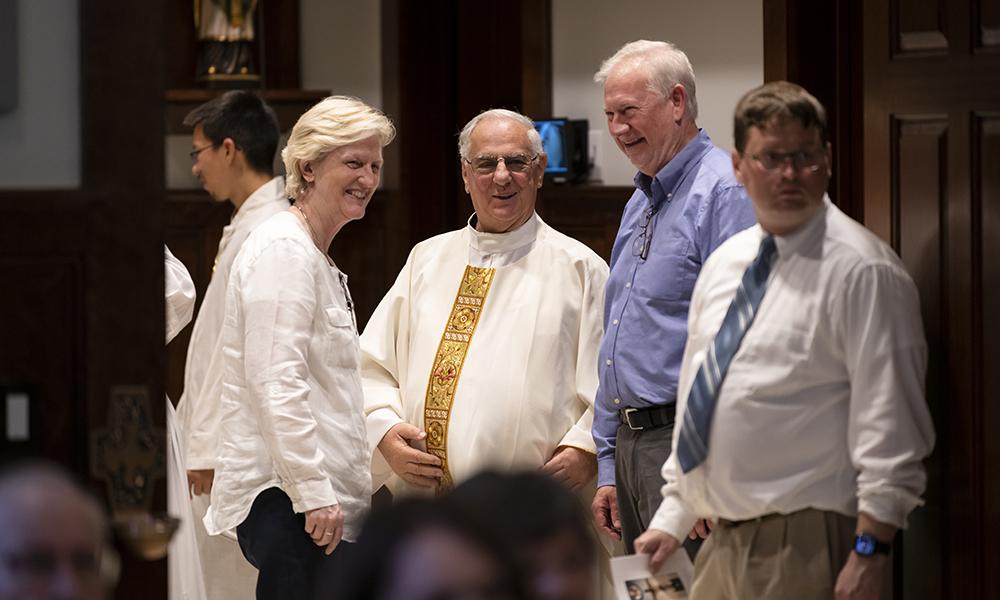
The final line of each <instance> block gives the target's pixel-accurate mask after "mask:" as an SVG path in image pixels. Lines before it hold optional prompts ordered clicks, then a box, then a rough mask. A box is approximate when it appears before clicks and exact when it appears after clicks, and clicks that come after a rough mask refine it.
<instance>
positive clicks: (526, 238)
mask: <svg viewBox="0 0 1000 600" xmlns="http://www.w3.org/2000/svg"><path fill="white" fill-rule="evenodd" d="M475 219H476V215H475V214H473V215H472V216H471V217H469V224H468V226H467V227H466V231H467V232H468V234H469V264H471V265H472V266H474V267H494V268H495V267H503V266H506V265H509V264H511V263H513V262H515V261H517V260H519V259H520V258H522V257H523V256H524V255H526V254H527V253H528V252H529V251H530V250H531V247H532V244H534V242H535V238H536V237H537V236H538V228H539V223H541V219H540V218H539V217H538V214H537V213H532V215H531V217H530V218H529V219H528V220H527V221H525V222H524V224H523V225H521V226H520V227H518V228H517V229H515V230H514V231H508V232H506V233H486V232H483V231H477V230H476V228H475V226H474V225H473V223H475Z"/></svg>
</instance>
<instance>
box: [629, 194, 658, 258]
mask: <svg viewBox="0 0 1000 600" xmlns="http://www.w3.org/2000/svg"><path fill="white" fill-rule="evenodd" d="M655 214H656V210H655V209H654V208H652V207H650V208H647V209H646V212H645V213H643V215H642V216H643V220H642V223H640V224H639V235H637V236H635V237H634V238H633V239H632V256H638V257H639V258H640V259H642V260H646V259H647V258H649V246H650V243H651V242H652V241H653V232H651V231H650V230H649V222H650V221H651V220H652V219H653V215H655Z"/></svg>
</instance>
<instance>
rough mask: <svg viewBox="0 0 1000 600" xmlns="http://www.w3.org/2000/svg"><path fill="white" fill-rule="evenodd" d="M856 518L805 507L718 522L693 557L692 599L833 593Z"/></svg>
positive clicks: (799, 599) (801, 597)
mask: <svg viewBox="0 0 1000 600" xmlns="http://www.w3.org/2000/svg"><path fill="white" fill-rule="evenodd" d="M855 523H856V519H854V518H853V517H847V516H844V515H841V514H838V513H834V512H827V511H821V510H815V509H806V510H800V511H798V512H794V513H792V514H789V515H768V516H765V517H762V518H760V519H755V520H751V521H743V522H740V523H736V524H727V523H726V522H725V521H721V522H719V523H718V524H717V525H716V526H715V528H714V529H713V530H712V534H711V535H710V536H708V539H707V540H705V544H704V545H703V546H702V548H701V552H699V553H698V557H697V559H696V560H695V569H694V571H695V574H694V583H693V585H692V589H691V597H692V598H693V599H695V600H716V599H719V600H721V599H726V600H755V599H763V598H766V599H768V600H778V599H782V598H789V599H795V600H810V599H813V598H815V599H817V600H819V599H824V600H828V599H830V598H833V588H834V584H835V583H836V581H837V576H838V575H839V574H840V570H841V569H842V568H843V566H844V564H845V563H846V562H847V557H848V555H849V553H850V552H851V549H852V548H853V547H854V528H855Z"/></svg>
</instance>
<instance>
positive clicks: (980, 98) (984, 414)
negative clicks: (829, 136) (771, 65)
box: [862, 0, 1000, 598]
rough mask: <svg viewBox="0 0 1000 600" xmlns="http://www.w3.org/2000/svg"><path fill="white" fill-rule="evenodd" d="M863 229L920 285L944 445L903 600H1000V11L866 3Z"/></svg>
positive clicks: (912, 534)
mask: <svg viewBox="0 0 1000 600" xmlns="http://www.w3.org/2000/svg"><path fill="white" fill-rule="evenodd" d="M863 21H864V28H863V36H862V39H863V51H862V57H863V65H864V66H863V69H864V79H863V103H864V121H863V123H864V127H863V129H864V146H863V153H864V176H863V180H862V184H863V188H864V222H865V224H866V225H867V226H868V227H870V228H871V229H873V230H874V231H875V232H877V233H878V234H879V235H881V236H882V237H884V238H885V239H887V240H890V241H891V242H892V245H893V247H894V248H895V249H896V251H897V252H899V254H900V256H901V257H902V259H903V262H905V263H906V266H907V269H908V270H909V271H910V273H911V274H912V275H913V277H914V279H915V280H916V282H917V285H918V286H919V288H920V295H921V301H922V309H923V317H924V327H925V329H926V335H927V340H928V344H929V348H930V362H929V368H928V377H927V400H928V403H929V404H930V406H931V411H932V413H933V415H934V422H935V426H936V429H937V435H938V443H937V449H936V451H935V453H934V456H933V457H932V458H931V460H930V462H929V464H928V474H929V477H930V479H929V482H928V483H929V485H928V493H927V505H926V507H924V508H923V509H922V510H919V511H917V512H916V513H915V514H914V517H913V520H912V526H911V528H910V530H909V531H908V532H907V533H906V534H905V535H904V538H903V540H904V543H903V556H902V572H903V575H904V576H903V578H902V581H898V582H897V586H898V587H901V588H902V597H905V598H942V597H945V598H991V597H993V598H995V597H998V596H1000V572H998V567H1000V541H998V540H1000V485H998V477H997V473H1000V441H998V436H997V434H996V432H997V430H998V428H1000V410H998V408H997V405H996V402H995V394H994V392H993V391H994V390H996V389H997V385H998V384H1000V361H998V359H997V356H1000V355H998V353H997V351H998V350H1000V347H998V344H997V341H996V340H997V339H998V336H1000V323H998V322H997V320H995V319H991V318H990V317H989V315H990V314H991V312H990V311H991V309H992V310H996V309H997V308H1000V3H997V2H995V1H993V2H989V1H988V0H947V1H946V0H894V1H890V0H879V1H871V0H869V1H866V2H865V3H864V13H863Z"/></svg>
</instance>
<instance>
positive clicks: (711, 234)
mask: <svg viewBox="0 0 1000 600" xmlns="http://www.w3.org/2000/svg"><path fill="white" fill-rule="evenodd" d="M594 81H596V82H598V83H602V84H603V85H604V112H605V114H606V115H607V118H608V130H609V131H610V133H611V137H612V138H614V140H615V143H616V144H617V145H618V148H619V149H621V151H622V152H624V153H625V155H626V156H627V157H628V159H629V161H631V162H632V164H633V165H635V167H636V168H637V169H638V170H639V172H638V173H637V174H636V176H635V186H636V190H635V193H633V194H632V198H631V199H630V200H629V202H628V204H627V205H626V207H625V213H624V215H623V216H622V222H621V226H620V228H619V229H618V236H617V238H616V239H615V244H614V248H613V250H612V253H611V274H610V277H609V279H608V287H607V293H606V297H605V306H604V331H605V333H604V339H603V341H602V343H601V349H600V359H599V360H600V362H599V367H598V368H599V370H600V383H599V387H598V390H597V396H596V399H595V403H594V404H595V416H594V429H593V433H594V440H595V442H596V444H597V462H598V472H597V485H598V486H599V487H598V490H597V495H596V496H595V498H594V503H593V507H592V508H593V512H594V518H595V519H596V521H597V525H598V528H599V529H601V530H602V531H603V532H604V533H606V534H607V535H608V536H610V537H611V538H613V539H623V538H624V541H625V547H626V549H627V550H628V552H629V553H632V552H634V548H633V545H632V544H633V541H634V540H635V538H636V537H637V536H639V535H640V534H641V533H642V532H643V531H645V530H646V528H647V527H648V526H649V522H650V520H651V519H652V517H653V513H655V511H656V509H657V507H658V506H659V505H660V501H661V500H662V496H661V493H660V488H661V486H662V485H663V479H662V477H661V476H660V468H661V467H662V466H663V463H664V462H665V461H666V459H667V456H668V455H669V453H670V442H671V438H672V436H673V425H674V404H675V402H676V399H677V376H678V371H679V369H680V365H681V358H682V355H683V351H684V342H685V341H686V339H687V314H688V304H689V303H690V301H691V293H692V291H693V289H694V283H695V280H696V279H697V278H698V272H699V271H700V270H701V266H702V264H704V262H705V259H707V258H708V255H709V254H711V253H712V251H713V250H715V249H716V248H717V247H718V246H719V245H720V244H721V243H722V242H723V241H725V240H726V239H727V238H728V237H729V236H731V235H733V234H734V233H736V232H738V231H741V230H743V229H745V228H747V227H749V226H751V225H753V224H754V222H755V218H754V213H753V209H752V207H751V204H750V201H749V199H748V198H747V196H746V193H745V192H744V190H743V187H742V186H741V185H740V184H739V183H738V182H737V181H736V178H735V176H734V175H733V168H732V160H731V158H730V156H729V153H728V152H726V151H725V150H722V149H720V148H719V147H717V146H715V145H714V144H713V143H712V141H711V140H710V139H709V138H708V135H706V134H705V132H704V131H702V130H700V129H698V126H697V124H696V123H695V119H696V118H697V116H698V104H697V100H696V98H695V81H694V72H693V70H692V68H691V63H690V62H689V61H688V58H687V56H686V55H685V54H684V52H682V51H681V50H679V49H678V48H676V47H675V46H673V45H672V44H670V43H667V42H650V41H646V40H639V41H635V42H631V43H629V44H626V45H625V46H623V47H622V48H621V49H620V50H619V51H618V52H617V53H615V55H614V56H612V57H611V58H609V59H607V60H606V61H604V63H603V64H602V65H601V68H600V70H599V71H598V72H597V74H596V75H595V76H594Z"/></svg>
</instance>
